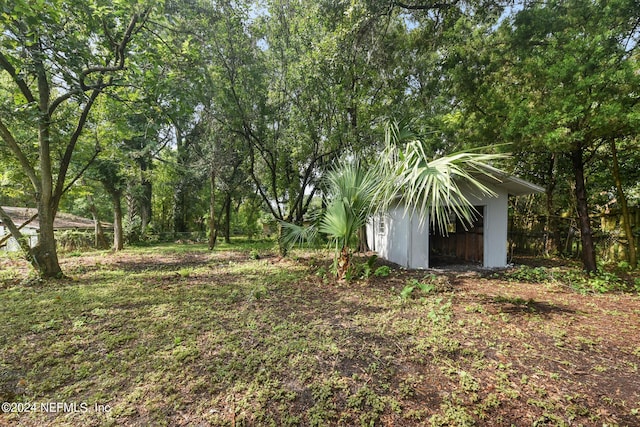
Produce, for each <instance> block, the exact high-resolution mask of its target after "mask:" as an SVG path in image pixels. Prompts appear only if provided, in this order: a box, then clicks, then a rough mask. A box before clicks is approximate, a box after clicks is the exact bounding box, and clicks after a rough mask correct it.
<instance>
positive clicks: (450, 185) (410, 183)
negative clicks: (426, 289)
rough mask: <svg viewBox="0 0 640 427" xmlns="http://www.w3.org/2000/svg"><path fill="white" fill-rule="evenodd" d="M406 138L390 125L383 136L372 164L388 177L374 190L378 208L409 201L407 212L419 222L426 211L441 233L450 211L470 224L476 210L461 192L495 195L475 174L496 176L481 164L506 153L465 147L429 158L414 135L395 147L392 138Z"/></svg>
mask: <svg viewBox="0 0 640 427" xmlns="http://www.w3.org/2000/svg"><path fill="white" fill-rule="evenodd" d="M401 135H402V136H403V137H407V135H410V133H408V132H404V133H403V132H401V131H399V130H393V129H392V130H391V131H389V132H388V133H387V135H386V147H385V150H384V152H383V157H382V158H381V160H380V161H379V162H378V164H377V165H376V168H377V169H378V173H379V174H380V175H383V176H388V177H389V179H388V180H387V181H386V185H384V186H383V187H384V188H381V189H379V191H378V195H379V197H380V203H379V210H387V209H388V208H389V205H391V204H393V203H398V202H402V203H403V204H404V205H405V206H410V207H411V211H410V214H411V215H416V214H417V215H418V216H419V218H420V221H424V220H425V219H426V218H427V213H428V214H429V218H430V222H431V223H432V224H434V225H435V226H436V227H437V228H438V229H439V231H440V232H441V233H443V234H445V233H446V226H447V223H448V221H449V217H450V214H454V215H455V216H456V217H457V218H459V219H460V220H461V222H462V223H463V225H464V226H465V227H466V226H467V225H471V224H472V223H473V220H474V219H475V217H476V215H477V212H476V210H475V208H474V207H473V205H472V202H471V201H470V200H469V199H468V198H467V197H466V196H465V194H469V193H470V194H471V195H473V196H477V197H478V198H479V197H481V196H486V195H488V196H495V193H494V192H493V191H492V190H491V189H490V188H489V187H487V186H486V185H485V184H483V183H482V181H481V180H480V179H479V178H480V177H488V178H489V179H496V180H497V178H496V177H494V176H492V175H491V173H490V172H489V171H488V170H487V169H486V168H485V167H483V165H484V164H485V163H488V162H491V161H493V160H496V159H501V158H505V157H507V156H506V155H505V154H486V153H481V152H476V150H473V151H465V152H459V153H453V154H450V155H447V156H442V157H439V158H436V159H430V157H429V156H428V155H427V153H426V151H425V148H424V145H423V143H422V142H421V141H419V140H418V139H417V138H414V139H412V140H410V141H409V142H406V141H405V142H406V145H405V147H404V149H400V147H399V144H398V141H396V140H394V138H395V137H400V136H401Z"/></svg>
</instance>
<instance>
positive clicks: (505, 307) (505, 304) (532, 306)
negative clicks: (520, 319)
mask: <svg viewBox="0 0 640 427" xmlns="http://www.w3.org/2000/svg"><path fill="white" fill-rule="evenodd" d="M489 302H490V303H492V304H494V305H497V306H498V307H499V309H500V311H501V312H502V313H509V314H540V315H542V316H545V317H548V316H549V315H551V314H575V313H576V311H575V310H573V309H571V308H568V307H562V306H558V305H555V304H550V303H547V302H544V301H535V300H534V299H532V298H529V299H524V298H520V297H507V296H502V295H497V296H494V297H492V298H490V299H489Z"/></svg>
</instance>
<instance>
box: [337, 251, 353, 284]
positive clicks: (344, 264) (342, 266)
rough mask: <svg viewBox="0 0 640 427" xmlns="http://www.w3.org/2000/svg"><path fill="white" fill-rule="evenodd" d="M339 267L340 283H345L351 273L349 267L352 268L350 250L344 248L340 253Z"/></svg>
mask: <svg viewBox="0 0 640 427" xmlns="http://www.w3.org/2000/svg"><path fill="white" fill-rule="evenodd" d="M336 261H337V265H336V275H337V276H338V280H339V281H343V280H345V279H346V277H347V272H348V271H349V267H351V253H350V252H349V248H348V247H347V246H344V247H343V248H342V250H341V251H340V255H339V256H338V259H337V260H336Z"/></svg>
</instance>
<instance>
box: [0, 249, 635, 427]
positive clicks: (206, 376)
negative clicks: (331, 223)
mask: <svg viewBox="0 0 640 427" xmlns="http://www.w3.org/2000/svg"><path fill="white" fill-rule="evenodd" d="M525 262H526V260H525ZM0 263H1V266H2V268H3V271H4V273H3V276H1V279H0V298H1V299H2V307H1V308H0V321H1V322H2V323H3V324H4V325H6V326H7V328H8V329H7V330H6V333H5V332H3V334H2V335H3V336H0V360H2V362H1V363H2V364H0V392H2V394H3V396H2V397H3V398H2V399H1V400H3V401H7V402H11V403H13V404H14V406H15V409H18V406H17V405H18V403H20V402H23V403H25V402H26V403H29V402H45V401H47V402H48V401H54V402H88V403H89V404H90V405H94V404H95V403H98V404H102V405H108V406H109V408H110V411H109V412H108V413H100V412H99V411H91V410H89V411H85V412H84V413H65V412H62V413H43V412H42V411H40V410H39V411H35V412H22V413H18V412H17V411H11V410H10V411H3V412H4V413H0V425H152V424H153V425H163V424H166V425H345V426H348V425H385V426H413V425H436V426H437V425H441V426H444V425H459V426H467V425H468V426H471V425H477V426H511V425H515V426H533V425H535V426H541V425H554V426H561V425H566V426H570V425H571V426H579V425H582V426H604V425H607V426H616V425H617V426H638V425H640V380H639V378H640V373H639V372H638V366H639V364H640V297H639V296H638V295H637V294H633V293H624V292H617V293H609V294H595V293H589V294H581V293H578V292H576V291H575V290H573V289H571V288H570V287H568V286H566V285H564V284H563V283H561V282H559V281H555V280H545V281H540V282H535V283H531V282H529V281H520V280H514V279H513V277H514V275H513V274H511V272H512V271H516V270H517V268H515V267H514V269H512V270H501V271H483V270H476V269H468V268H457V269H451V268H447V269H442V270H431V271H406V270H402V269H398V268H392V269H391V271H390V274H389V275H382V274H381V275H380V277H377V276H375V275H373V274H371V275H370V277H369V278H367V279H360V280H355V281H353V282H349V283H336V282H335V281H334V280H333V279H331V277H330V274H329V273H328V267H329V264H330V260H329V257H328V255H327V254H326V253H324V252H318V253H309V252H306V253H299V254H296V255H295V256H294V257H293V258H291V259H279V258H276V257H275V256H273V255H271V254H270V253H266V252H265V253H262V254H259V255H258V254H257V253H256V252H253V251H251V252H250V251H248V250H233V251H224V252H216V253H213V254H210V253H207V252H206V251H203V250H180V251H177V250H175V251H174V250H165V251H153V250H145V251H135V250H132V251H126V252H124V253H122V254H117V255H112V254H100V255H97V256H95V255H92V254H85V255H83V256H77V257H72V258H65V259H64V260H63V268H64V270H65V271H66V272H67V273H68V274H69V275H70V276H71V277H72V279H70V280H68V281H64V282H61V283H52V284H51V283H45V284H42V283H41V284H31V285H24V284H21V283H20V281H21V280H22V279H23V278H24V271H25V270H24V269H23V266H22V264H21V262H19V261H15V260H14V261H12V260H7V259H3V260H2V261H0ZM531 264H532V265H533V266H539V265H540V263H539V262H537V261H535V260H534V262H532V263H531ZM382 265H383V263H381V262H380V261H378V262H377V263H376V264H375V265H374V267H375V268H376V269H377V268H378V267H380V266H382ZM391 267H393V266H391ZM418 284H426V285H428V286H426V287H425V288H424V289H423V288H420V287H419V286H418ZM412 285H413V286H414V289H413V290H412V291H411V292H410V293H409V292H407V293H406V294H405V296H404V297H402V296H401V295H402V293H403V290H404V289H406V287H407V286H412ZM70 364H71V366H72V367H73V369H69V365H70ZM9 408H10V409H11V407H9ZM90 408H93V406H90Z"/></svg>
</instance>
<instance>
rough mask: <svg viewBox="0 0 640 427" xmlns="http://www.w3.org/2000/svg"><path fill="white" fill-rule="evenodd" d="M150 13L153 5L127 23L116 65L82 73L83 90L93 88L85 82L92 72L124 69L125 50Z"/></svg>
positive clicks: (99, 67) (116, 54)
mask: <svg viewBox="0 0 640 427" xmlns="http://www.w3.org/2000/svg"><path fill="white" fill-rule="evenodd" d="M150 13H151V7H147V8H146V9H145V10H144V11H143V12H142V13H135V14H134V15H133V16H132V17H131V20H130V21H129V25H127V29H126V30H125V32H124V34H123V35H122V39H121V40H120V43H119V44H118V45H117V46H116V49H115V58H114V62H115V65H111V66H110V65H104V66H95V67H89V68H87V69H85V70H83V71H82V73H80V87H81V88H82V90H83V91H87V90H91V88H92V87H91V86H90V85H87V84H86V83H85V79H86V78H87V77H88V76H89V75H90V74H95V73H100V74H105V73H111V72H115V71H120V70H123V69H124V63H125V58H126V55H125V50H126V48H127V44H129V42H130V41H131V38H132V37H133V35H134V34H135V33H137V32H138V31H139V30H140V29H141V28H142V25H143V24H144V22H145V21H146V20H147V18H148V17H149V14H150ZM140 22H141V24H140V25H139V26H138V23H140Z"/></svg>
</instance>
